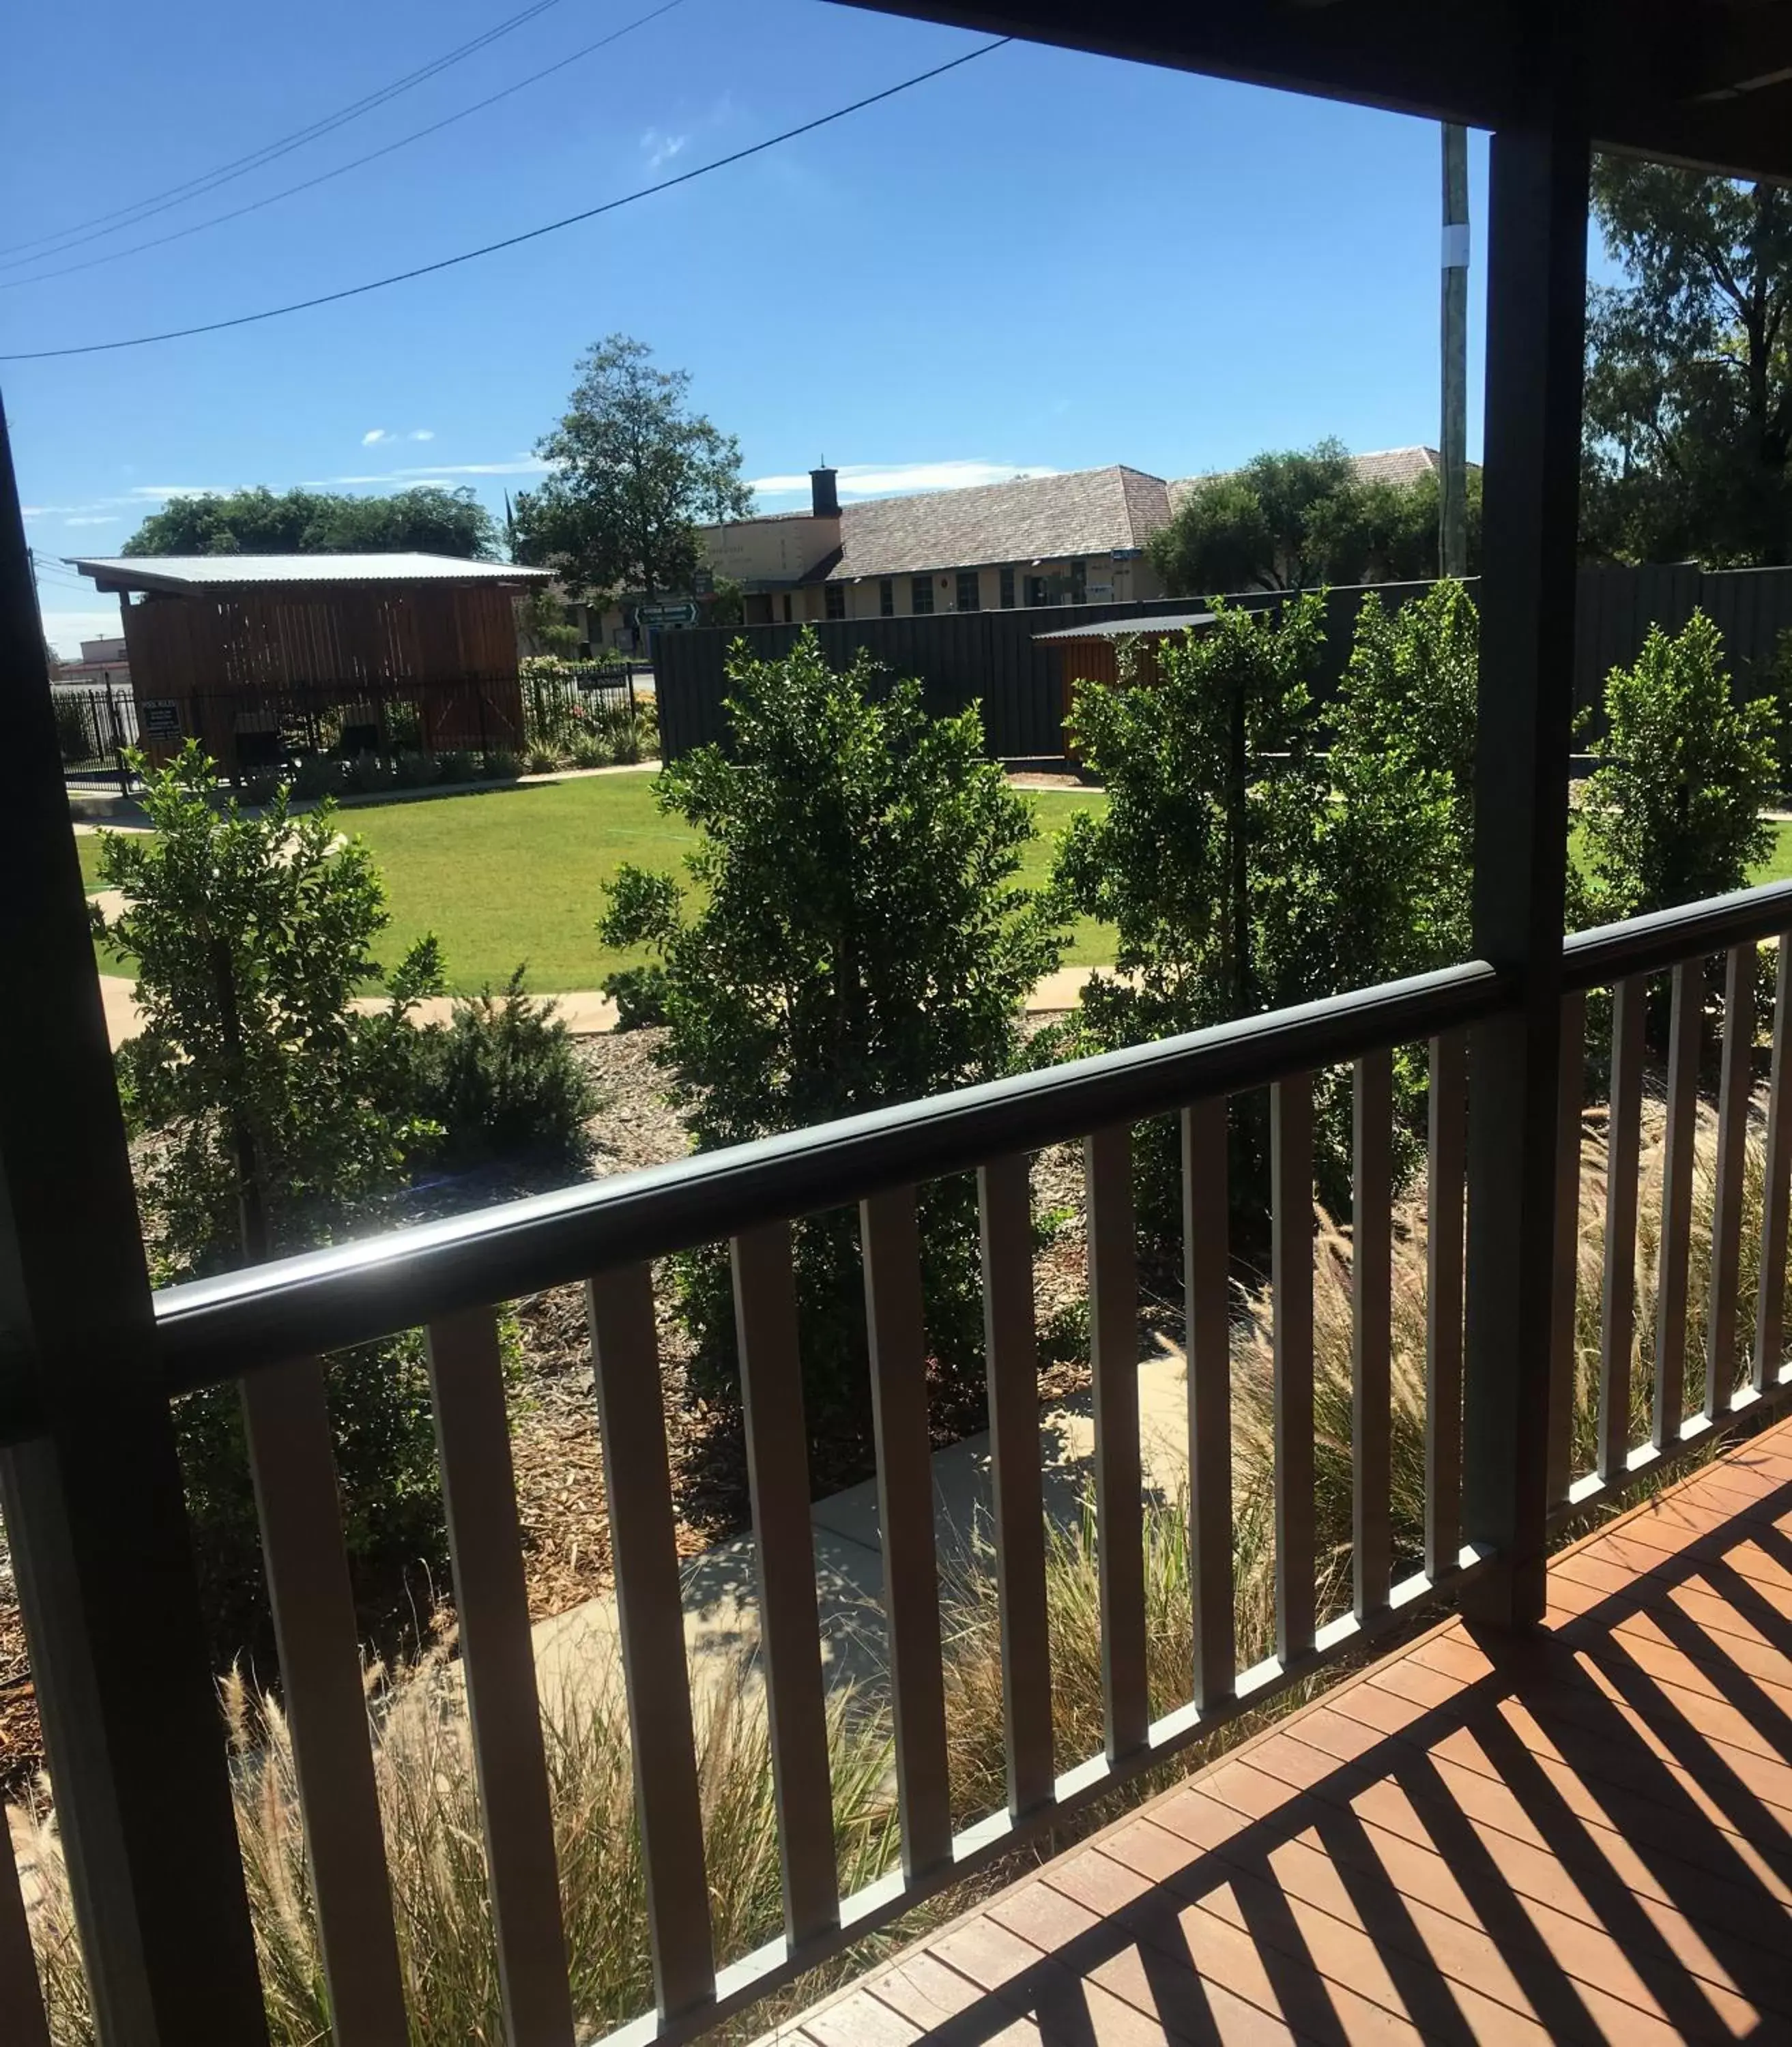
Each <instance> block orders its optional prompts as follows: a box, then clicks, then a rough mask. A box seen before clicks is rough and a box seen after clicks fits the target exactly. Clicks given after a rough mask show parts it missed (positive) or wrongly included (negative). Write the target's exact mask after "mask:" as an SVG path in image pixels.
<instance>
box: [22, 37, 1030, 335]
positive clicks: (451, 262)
mask: <svg viewBox="0 0 1792 2047" xmlns="http://www.w3.org/2000/svg"><path fill="white" fill-rule="evenodd" d="M1012 41H1014V38H1013V37H1012V36H997V37H996V38H995V40H994V41H992V42H987V43H980V44H979V45H977V48H975V49H974V50H966V52H965V53H964V55H963V56H956V57H953V58H950V60H948V61H947V62H946V63H945V64H935V65H934V67H933V68H932V69H931V70H930V71H922V72H915V75H913V76H912V77H911V78H905V79H901V80H900V82H899V83H896V84H895V85H887V86H885V87H884V89H883V91H881V92H873V93H868V94H867V95H865V98H864V99H855V100H853V102H852V103H850V105H849V106H837V107H835V108H834V111H833V112H832V113H831V114H818V115H817V116H816V117H815V119H814V120H813V121H805V122H802V123H800V124H799V126H796V127H795V128H786V129H785V130H784V131H783V132H782V133H780V134H776V135H768V136H767V137H766V138H765V140H764V141H762V142H750V143H749V144H748V145H747V146H746V148H745V149H735V150H732V151H730V153H729V154H728V155H727V156H726V157H713V158H712V159H711V160H710V161H709V162H708V163H706V164H697V165H696V166H695V168H693V169H691V170H688V171H682V172H679V175H678V176H676V177H672V178H662V179H660V181H659V183H658V184H651V185H642V186H640V187H639V188H637V189H636V190H635V191H633V192H625V193H624V194H623V195H622V196H621V198H620V199H606V200H605V201H604V202H603V203H602V205H601V206H590V207H586V208H585V209H584V211H582V212H581V213H569V214H566V215H563V216H562V217H561V218H560V219H559V220H550V221H548V222H545V223H544V225H543V226H540V227H530V228H525V229H524V230H523V232H522V233H521V234H507V235H505V237H504V238H503V239H502V240H501V241H499V242H485V243H483V244H482V246H480V247H478V248H477V249H467V250H463V251H462V252H461V253H460V254H459V255H458V256H444V257H441V258H440V259H439V261H436V262H434V263H420V264H418V265H416V268H415V269H410V270H395V271H393V273H391V274H390V275H389V276H388V277H373V278H370V280H369V281H367V282H366V284H348V285H345V286H344V287H343V289H342V290H341V291H339V292H319V293H318V295H317V296H316V297H315V298H310V299H295V300H292V302H291V303H290V304H287V305H284V306H268V307H265V308H263V309H262V311H261V312H254V313H238V314H237V315H234V317H233V318H232V319H221V320H205V321H203V322H201V323H199V325H198V326H195V327H168V328H166V329H164V331H162V332H161V333H160V334H139V335H130V336H129V337H127V338H126V339H123V340H120V341H88V342H80V343H79V344H77V345H76V346H73V347H71V348H28V349H15V350H11V351H10V353H7V354H0V362H50V361H52V360H54V359H55V358H59V357H62V356H68V355H102V354H108V353H110V351H112V350H117V349H121V348H147V347H149V346H150V345H151V344H152V343H153V342H159V341H186V340H188V339H191V338H192V336H193V335H200V334H221V333H223V331H225V330H226V328H229V327H253V326H254V325H255V324H256V323H257V322H259V321H261V320H270V319H281V317H282V316H283V315H285V314H287V313H302V312H310V311H311V309H312V308H313V307H315V306H333V305H335V304H339V302H340V301H341V300H344V299H358V298H360V297H362V296H364V295H365V294H366V293H367V292H381V291H384V290H385V288H387V286H388V285H390V284H409V283H411V282H412V280H413V279H416V278H418V277H433V276H435V273H436V272H437V271H439V270H452V269H457V268H458V267H459V265H461V264H463V263H472V262H476V261H478V259H479V258H480V257H482V256H495V255H497V253H498V252H499V251H500V250H505V249H516V248H520V247H521V246H522V244H523V243H524V242H539V241H540V239H541V238H542V237H543V236H544V234H559V231H560V230H561V229H563V228H566V227H576V226H578V225H579V222H581V221H586V220H595V219H597V218H598V215H600V214H606V213H614V212H616V211H617V210H618V209H619V208H621V207H625V206H632V205H633V204H634V203H635V202H636V200H637V199H650V198H652V195H654V194H655V193H656V192H670V191H671V190H672V188H673V187H674V186H675V185H687V184H691V182H692V180H694V179H697V178H703V177H707V176H709V174H710V172H712V171H720V170H726V168H727V167H728V166H729V165H730V164H739V163H744V162H745V161H746V159H747V158H748V157H757V156H760V155H761V154H763V153H764V151H766V150H767V149H776V148H777V146H778V145H779V144H780V143H781V142H791V141H795V139H796V137H798V136H799V135H811V134H813V133H815V130H817V129H818V128H826V127H828V126H831V125H832V123H834V122H836V121H844V120H845V119H846V117H847V115H848V114H858V113H862V112H863V111H864V110H865V108H866V107H868V106H877V104H878V103H879V102H880V101H881V100H885V99H895V97H896V95H897V94H898V93H900V92H908V91H910V90H911V89H912V88H913V87H915V86H917V85H925V84H926V83H927V81H928V80H929V79H935V78H942V77H943V76H944V75H945V74H946V72H949V71H957V70H958V68H960V67H961V66H962V65H964V64H973V63H975V61H976V60H977V58H979V57H986V56H989V53H990V52H991V51H992V50H999V49H1001V48H1003V47H1004V45H1007V44H1008V43H1012Z"/></svg>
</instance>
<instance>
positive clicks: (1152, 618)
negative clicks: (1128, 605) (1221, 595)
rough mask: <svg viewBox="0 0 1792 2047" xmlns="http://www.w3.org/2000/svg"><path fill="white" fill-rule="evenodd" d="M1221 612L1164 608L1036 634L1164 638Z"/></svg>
mask: <svg viewBox="0 0 1792 2047" xmlns="http://www.w3.org/2000/svg"><path fill="white" fill-rule="evenodd" d="M1217 615H1218V614H1217V613H1214V612H1211V611H1164V612H1157V613H1151V614H1149V615H1148V616H1146V617H1138V616H1134V617H1130V618H1098V619H1097V620H1095V621H1093V623H1092V624H1090V625H1060V626H1057V627H1055V628H1054V629H1053V630H1052V631H1051V632H1050V633H1035V634H1034V635H1033V638H1034V640H1035V643H1037V644H1046V643H1048V642H1050V641H1052V640H1137V639H1139V638H1140V637H1148V638H1151V639H1157V640H1161V639H1163V638H1164V637H1165V636H1166V635H1167V634H1169V633H1186V632H1188V631H1190V629H1192V628H1194V627H1195V626H1197V625H1212V624H1213V621H1214V619H1215V617H1217Z"/></svg>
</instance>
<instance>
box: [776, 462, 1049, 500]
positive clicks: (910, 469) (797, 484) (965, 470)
mask: <svg viewBox="0 0 1792 2047" xmlns="http://www.w3.org/2000/svg"><path fill="white" fill-rule="evenodd" d="M1056 474H1058V471H1057V470H1055V469H1052V468H1050V467H1048V466H1044V465H1043V464H1040V463H1038V462H986V461H983V460H981V459H974V458H962V459H959V460H957V461H953V462H891V463H885V464H883V465H881V466H880V465H878V464H877V463H873V462H860V463H856V464H850V465H849V466H846V468H844V469H842V470H839V471H838V478H839V489H840V495H841V496H842V497H903V496H904V495H906V494H907V493H909V492H911V491H916V490H964V489H969V488H970V486H973V485H974V484H979V483H1009V482H1013V480H1014V479H1015V478H1016V477H1033V476H1055V475H1056ZM752 488H753V489H754V490H755V491H757V493H759V494H760V495H761V497H798V496H803V497H807V495H808V491H809V478H808V477H807V475H806V474H805V475H803V476H761V477H756V478H754V479H753V486H752Z"/></svg>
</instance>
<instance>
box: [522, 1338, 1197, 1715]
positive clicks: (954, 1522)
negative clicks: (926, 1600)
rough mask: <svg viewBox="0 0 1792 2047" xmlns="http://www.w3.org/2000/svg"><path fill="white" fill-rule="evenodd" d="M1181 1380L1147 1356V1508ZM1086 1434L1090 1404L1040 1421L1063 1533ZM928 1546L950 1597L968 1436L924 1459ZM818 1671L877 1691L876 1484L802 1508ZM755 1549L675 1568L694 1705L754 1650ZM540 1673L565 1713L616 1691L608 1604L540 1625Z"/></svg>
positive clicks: (979, 1467) (1142, 1387)
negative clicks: (567, 1705)
mask: <svg viewBox="0 0 1792 2047" xmlns="http://www.w3.org/2000/svg"><path fill="white" fill-rule="evenodd" d="M1187 1386H1188V1373H1187V1368H1186V1364H1185V1362H1184V1360H1183V1357H1182V1352H1180V1351H1179V1350H1177V1349H1174V1348H1173V1347H1171V1346H1170V1345H1159V1347H1158V1348H1155V1349H1154V1350H1153V1351H1152V1353H1151V1356H1148V1357H1147V1358H1146V1359H1145V1360H1144V1361H1143V1362H1142V1363H1141V1364H1140V1367H1139V1418H1140V1427H1139V1434H1140V1457H1141V1462H1142V1465H1143V1469H1144V1484H1145V1488H1146V1492H1147V1494H1148V1496H1159V1497H1161V1498H1163V1499H1175V1497H1176V1496H1177V1495H1178V1494H1179V1492H1182V1490H1183V1489H1184V1488H1185V1487H1186V1481H1187V1477H1188V1392H1187ZM1094 1449H1095V1423H1094V1419H1093V1412H1092V1410H1091V1407H1090V1398H1089V1396H1088V1395H1086V1394H1084V1395H1078V1397H1077V1398H1076V1399H1073V1400H1070V1401H1066V1402H1065V1403H1062V1405H1060V1406H1058V1407H1051V1408H1047V1409H1046V1410H1043V1412H1042V1413H1041V1414H1040V1417H1039V1457H1040V1465H1041V1469H1042V1470H1043V1473H1044V1478H1045V1488H1044V1490H1045V1506H1046V1512H1047V1515H1048V1516H1049V1517H1050V1519H1051V1521H1052V1522H1053V1523H1055V1525H1056V1526H1058V1527H1061V1528H1066V1529H1068V1528H1073V1527H1075V1526H1076V1524H1077V1522H1078V1519H1079V1518H1080V1517H1081V1515H1082V1511H1083V1503H1084V1499H1085V1498H1086V1496H1087V1495H1088V1493H1089V1492H1090V1490H1091V1488H1093V1484H1094V1465H1093V1457H1094ZM933 1492H934V1541H935V1546H936V1549H937V1551H938V1554H939V1570H940V1577H941V1580H942V1583H943V1584H945V1585H947V1586H950V1585H951V1584H952V1582H953V1581H954V1578H956V1577H958V1576H959V1575H960V1574H961V1573H962V1572H963V1570H964V1568H965V1565H966V1562H967V1561H968V1560H969V1559H970V1556H971V1554H972V1553H973V1546H974V1545H976V1544H977V1542H978V1541H979V1540H980V1539H981V1536H982V1535H983V1534H985V1532H986V1531H987V1530H988V1527H989V1517H990V1511H991V1496H990V1480H989V1438H988V1436H987V1435H982V1434H980V1435H976V1436H972V1437H970V1438H966V1441H963V1442H962V1443H954V1444H953V1445H951V1446H950V1448H948V1449H943V1450H940V1451H938V1452H936V1453H935V1457H934V1460H933ZM810 1518H811V1523H812V1525H813V1527H814V1531H815V1588H816V1593H817V1599H818V1604H819V1609H820V1616H821V1627H822V1663H823V1666H824V1670H825V1672H826V1679H827V1681H828V1683H829V1685H830V1686H831V1687H835V1688H838V1687H841V1686H846V1685H850V1686H853V1687H855V1688H857V1689H867V1688H869V1689H873V1690H875V1689H877V1688H878V1687H880V1686H881V1684H882V1683H883V1681H884V1675H885V1672H886V1670H887V1669H888V1651H887V1637H886V1633H885V1628H884V1608H883V1604H882V1601H883V1594H884V1562H883V1556H882V1554H881V1550H880V1549H879V1547H878V1542H879V1532H878V1520H877V1481H876V1480H875V1479H867V1480H865V1482H864V1483H863V1484H861V1485H855V1486H850V1487H849V1488H847V1490H846V1492H837V1493H835V1494H834V1495H833V1496H832V1497H831V1498H830V1499H819V1500H817V1501H816V1502H815V1506H814V1507H812V1508H811V1516H810ZM754 1570H755V1558H754V1553H753V1538H752V1536H751V1535H738V1536H736V1537H735V1538H733V1540H732V1541H730V1542H723V1543H721V1544H718V1546H717V1547H716V1548H714V1549H713V1550H708V1551H706V1553H705V1554H703V1555H702V1556H700V1557H695V1558H691V1560H690V1561H687V1563H686V1564H685V1565H683V1568H682V1570H681V1572H680V1577H681V1581H682V1583H683V1592H684V1639H685V1649H686V1653H687V1656H688V1658H689V1660H690V1664H691V1680H692V1688H693V1690H694V1692H695V1695H696V1698H697V1701H698V1703H699V1705H701V1704H702V1701H703V1699H704V1697H705V1695H706V1692H708V1691H709V1690H710V1689H718V1688H722V1687H724V1686H726V1687H728V1688H730V1689H732V1688H733V1686H734V1685H735V1684H736V1682H737V1677H738V1673H739V1670H740V1663H741V1658H742V1657H743V1656H747V1655H750V1654H751V1653H752V1651H753V1649H754V1648H755V1647H756V1646H757V1642H758V1639H759V1615H758V1605H759V1601H758V1588H757V1585H756V1583H755V1579H754ZM534 1635H535V1650H536V1672H537V1675H538V1677H539V1678H540V1684H541V1689H542V1691H543V1693H544V1694H545V1695H548V1697H552V1698H555V1699H559V1700H560V1701H569V1700H571V1701H576V1700H577V1699H578V1697H579V1695H580V1694H581V1693H583V1692H584V1691H586V1689H587V1688H588V1687H590V1686H593V1685H607V1684H610V1683H612V1682H613V1681H615V1680H616V1678H617V1674H618V1671H619V1667H620V1666H619V1665H618V1663H617V1617H616V1600H615V1596H614V1595H613V1593H604V1594H602V1595H601V1596H599V1597H598V1598H596V1599H593V1600H586V1602H585V1604H583V1605H582V1606H578V1607H575V1608H572V1609H571V1611H570V1612H567V1613H563V1614H559V1615H557V1616H555V1618H554V1619H552V1620H544V1621H540V1622H538V1623H536V1627H535V1630H534Z"/></svg>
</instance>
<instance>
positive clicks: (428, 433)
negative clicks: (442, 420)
mask: <svg viewBox="0 0 1792 2047" xmlns="http://www.w3.org/2000/svg"><path fill="white" fill-rule="evenodd" d="M404 438H405V439H406V440H408V441H432V440H434V439H435V428H433V427H412V429H411V431H409V432H408V434H407V435H405V436H404Z"/></svg>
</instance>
